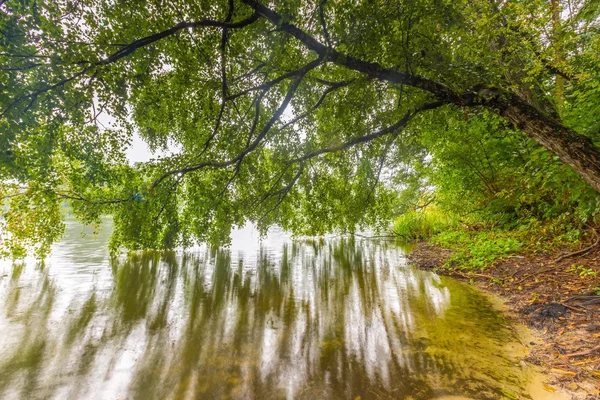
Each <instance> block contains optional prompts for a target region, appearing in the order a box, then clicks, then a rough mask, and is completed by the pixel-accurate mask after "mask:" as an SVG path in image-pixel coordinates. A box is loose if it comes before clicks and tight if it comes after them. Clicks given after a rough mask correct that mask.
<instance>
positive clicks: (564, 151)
mask: <svg viewBox="0 0 600 400" xmlns="http://www.w3.org/2000/svg"><path fill="white" fill-rule="evenodd" d="M488 107H489V108H491V109H492V111H494V112H495V113H496V114H498V115H500V116H502V117H504V118H505V119H506V120H508V121H510V122H512V123H513V124H514V125H515V126H516V127H517V128H519V129H520V130H522V131H523V132H524V133H525V134H527V136H529V137H530V138H531V139H533V140H535V141H536V142H538V143H539V144H541V145H542V146H544V147H545V148H546V149H548V150H549V151H551V152H552V153H554V154H556V155H557V156H558V157H559V158H560V159H561V160H562V161H563V162H564V163H565V164H567V165H569V166H570V167H571V168H573V170H575V172H577V173H578V174H579V175H580V176H581V177H583V179H585V180H586V181H587V182H588V183H589V184H590V185H592V187H594V189H596V191H598V192H600V149H599V148H598V147H597V146H596V145H594V143H593V142H592V140H591V139H590V138H589V137H587V136H584V135H581V134H579V133H577V132H575V131H574V130H572V129H569V128H567V127H565V126H564V125H562V124H561V123H560V122H558V121H555V120H553V119H552V118H550V117H546V116H545V115H543V114H542V113H541V112H540V111H538V110H537V109H536V108H534V107H533V106H531V105H530V104H529V103H527V102H526V101H524V100H522V99H521V98H519V97H518V96H517V95H515V94H509V95H504V96H499V97H497V98H496V99H494V100H491V101H490V105H489V106H488Z"/></svg>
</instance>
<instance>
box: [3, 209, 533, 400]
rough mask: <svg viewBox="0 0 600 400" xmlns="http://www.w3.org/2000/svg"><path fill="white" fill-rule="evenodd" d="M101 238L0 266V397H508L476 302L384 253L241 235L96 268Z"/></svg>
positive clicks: (498, 346) (387, 249)
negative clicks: (215, 245)
mask: <svg viewBox="0 0 600 400" xmlns="http://www.w3.org/2000/svg"><path fill="white" fill-rule="evenodd" d="M109 222H110V221H108V222H107V225H110V224H109ZM108 231H109V229H108V228H106V229H103V230H101V232H100V235H99V236H97V237H93V236H92V235H90V233H91V230H90V229H87V228H83V227H81V226H80V225H77V224H75V223H69V226H68V231H67V233H66V235H65V237H64V239H63V241H62V242H61V243H60V244H58V245H57V246H56V247H55V249H54V252H53V254H52V257H51V258H50V259H49V260H48V261H47V262H46V263H45V265H40V264H36V263H35V262H27V263H24V264H19V265H13V264H11V263H7V262H5V263H3V264H0V305H1V306H2V310H1V313H0V398H7V399H12V398H15V399H21V398H22V399H228V398H231V399H292V398H294V399H357V398H360V399H415V400H416V399H433V398H442V397H444V396H463V397H467V398H475V399H495V398H502V397H503V396H505V395H507V394H508V395H509V397H510V396H511V395H519V396H521V395H523V390H524V389H523V388H524V387H525V386H526V377H525V375H526V374H525V373H524V372H523V371H522V370H521V368H520V367H519V366H518V364H517V365H516V364H515V363H516V362H517V361H516V359H515V357H514V351H511V350H509V349H510V347H511V346H514V338H513V335H512V333H511V331H510V330H509V329H508V328H507V327H506V326H505V324H506V322H505V321H503V319H502V318H501V317H500V316H499V315H498V314H497V313H496V312H495V311H494V310H493V307H492V306H491V305H490V303H489V302H488V300H487V299H486V298H485V297H483V296H481V295H480V294H478V293H477V292H475V291H474V290H472V289H471V288H470V287H468V286H467V285H464V284H461V283H458V282H456V281H453V280H451V279H446V278H444V277H439V276H437V275H435V274H432V273H428V272H423V271H418V270H415V269H413V268H411V267H409V266H407V265H406V259H405V253H404V251H403V250H402V248H401V247H399V246H398V245H397V244H395V243H393V242H392V241H376V240H368V239H358V238H356V239H351V238H331V239H317V240H296V241H292V240H290V239H289V238H288V237H287V236H286V235H285V234H284V233H282V232H276V231H273V232H271V234H270V235H269V237H268V238H267V239H266V240H263V241H262V242H259V240H258V237H257V235H256V234H255V233H254V232H252V231H251V230H249V229H248V230H245V231H242V232H238V233H237V234H236V236H235V237H234V240H233V243H232V246H231V247H230V248H228V249H204V248H199V249H195V250H191V251H187V252H162V253H159V252H149V253H144V254H138V255H134V256H128V257H122V258H120V259H119V260H113V261H111V260H110V259H109V257H108V253H107V250H106V245H107V237H108ZM82 233H87V234H86V235H84V236H82Z"/></svg>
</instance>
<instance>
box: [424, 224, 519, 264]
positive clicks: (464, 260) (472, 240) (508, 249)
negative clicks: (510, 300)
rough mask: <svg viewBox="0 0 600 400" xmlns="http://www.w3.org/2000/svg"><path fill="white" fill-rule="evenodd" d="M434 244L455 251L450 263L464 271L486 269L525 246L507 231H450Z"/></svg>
mask: <svg viewBox="0 0 600 400" xmlns="http://www.w3.org/2000/svg"><path fill="white" fill-rule="evenodd" d="M433 242H434V243H435V244H437V245H439V246H442V247H449V248H452V249H454V250H455V251H454V252H453V253H452V255H451V256H450V258H449V260H448V263H449V264H450V265H455V266H458V267H459V268H462V269H474V268H475V269H484V268H486V267H488V266H490V265H492V264H493V263H494V262H495V261H496V260H498V259H500V258H503V257H506V256H508V255H512V254H516V253H518V252H519V251H520V250H521V249H522V248H523V245H524V243H523V241H522V240H520V238H518V237H516V236H515V235H512V234H511V233H510V232H506V231H488V232H475V233H469V232H467V231H464V230H463V231H448V232H443V233H441V234H439V235H438V236H436V237H434V239H433Z"/></svg>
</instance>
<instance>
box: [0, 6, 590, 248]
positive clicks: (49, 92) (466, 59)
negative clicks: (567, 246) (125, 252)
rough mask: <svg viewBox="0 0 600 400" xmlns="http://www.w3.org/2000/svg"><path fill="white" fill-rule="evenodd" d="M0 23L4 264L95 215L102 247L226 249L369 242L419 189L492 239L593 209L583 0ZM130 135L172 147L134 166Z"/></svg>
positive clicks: (49, 9)
mask: <svg viewBox="0 0 600 400" xmlns="http://www.w3.org/2000/svg"><path fill="white" fill-rule="evenodd" d="M0 8H1V9H2V12H1V13H0V32H1V35H0V60H1V64H2V68H0V197H2V199H3V201H4V202H5V203H6V204H5V205H6V212H5V215H4V218H3V219H2V221H1V223H2V226H1V227H0V229H1V230H2V232H1V234H2V237H3V238H4V241H3V242H2V244H0V246H1V247H2V251H3V252H4V253H5V254H12V255H13V256H21V255H23V251H24V250H25V249H26V248H27V247H31V245H33V244H36V245H37V250H38V255H39V256H43V255H44V254H45V253H46V252H47V251H48V249H49V245H50V244H51V243H52V242H53V241H55V240H57V238H59V237H60V235H61V232H62V223H61V215H60V208H61V207H62V206H65V205H66V204H68V206H69V207H71V208H72V210H73V213H74V215H75V216H76V217H77V218H79V219H80V220H82V221H84V222H97V221H98V220H99V218H100V217H101V215H103V214H112V215H113V216H114V221H115V231H114V235H113V239H112V242H111V247H112V249H113V250H114V251H117V250H118V249H120V248H123V247H125V248H128V249H141V248H173V247H177V246H188V245H191V244H193V243H195V242H211V243H222V242H226V241H227V240H228V236H229V232H230V229H231V228H232V227H234V226H241V225H244V224H245V223H246V222H248V221H251V222H254V223H256V224H257V225H258V226H259V228H260V229H262V230H263V231H264V230H266V229H267V228H268V227H269V226H271V225H275V224H276V225H280V226H281V227H283V228H284V229H287V230H291V231H293V232H294V233H297V234H321V233H324V232H327V231H338V232H346V231H354V230H356V229H358V228H360V227H365V226H373V225H375V226H378V227H380V228H383V227H385V226H386V225H387V221H389V220H390V219H391V218H392V217H393V216H397V215H400V214H401V213H403V212H406V211H409V210H411V209H413V208H415V207H416V206H417V205H419V204H421V203H422V202H423V201H424V199H425V198H428V196H430V195H432V194H434V195H435V199H436V204H437V206H438V207H439V210H440V212H445V211H447V210H452V211H455V212H456V213H457V214H460V213H464V214H469V213H470V214H481V215H480V216H481V218H482V219H484V220H489V221H496V222H497V223H499V224H510V223H511V221H513V220H514V219H515V218H521V219H522V218H535V219H540V220H541V219H544V218H559V217H560V216H562V215H565V214H566V213H571V214H572V216H571V217H568V218H566V221H567V223H571V224H574V225H576V227H579V228H580V227H581V226H582V225H583V224H584V223H586V222H587V221H589V220H590V219H592V218H593V216H594V215H596V214H597V212H598V209H599V204H600V203H599V201H598V196H597V192H596V191H595V190H594V189H593V188H591V187H590V186H589V185H588V183H592V185H595V187H596V189H598V188H599V187H600V169H599V170H598V171H596V172H593V171H592V172H590V171H591V169H590V168H587V166H589V165H588V164H585V165H583V166H582V165H580V164H578V161H581V160H582V158H581V154H583V153H585V154H588V155H589V156H590V157H589V159H592V160H593V159H597V160H596V161H598V163H597V165H598V166H600V151H599V150H598V148H597V146H596V145H595V143H598V141H599V140H600V131H599V129H598V121H597V118H595V116H596V115H597V112H596V111H597V107H598V99H599V98H600V83H599V82H600V76H599V74H598V71H599V70H600V69H599V68H598V63H599V56H598V54H600V51H599V50H600V35H598V30H597V26H596V25H597V20H598V15H599V12H598V10H596V9H595V8H593V7H590V6H589V5H588V4H587V3H586V2H585V1H580V0H574V1H572V2H570V8H569V10H566V9H565V12H564V13H562V14H561V15H562V17H561V18H562V20H561V21H555V20H553V13H552V9H551V8H550V7H548V2H547V1H546V0H534V1H510V2H504V3H502V4H496V3H495V2H490V1H487V0H475V1H472V0H469V1H467V0H460V1H454V2H449V1H421V0H418V1H417V0H401V1H393V2H388V1H377V2H358V3H357V2H354V1H347V0H339V1H337V0H336V1H329V2H327V1H321V0H315V1H299V0H281V1H275V2H271V3H269V4H268V6H266V3H265V4H261V3H260V2H256V1H254V0H231V1H228V2H225V1H223V2H216V3H215V2H212V1H189V0H175V1H171V2H168V3H163V2H145V1H128V2H112V1H105V0H100V1H86V0H84V1H79V2H70V1H62V0H45V1H43V2H33V1H17V0H9V1H6V2H0ZM567 11H568V12H567ZM517 106H518V107H517ZM515 107H516V108H515ZM511 110H512V111H511ZM509 111H511V112H509ZM519 121H521V122H531V121H533V122H532V123H531V124H524V123H521V122H519ZM514 124H517V125H518V126H520V127H521V128H522V129H523V131H521V130H519V129H517V128H515V127H514ZM536 124H537V125H536ZM531 126H538V127H540V126H541V127H543V128H544V129H546V131H545V132H547V133H548V134H549V135H550V136H551V140H547V141H543V140H540V138H539V136H536V132H537V131H535V129H533V130H532V129H531V128H530V127H531ZM135 134H139V135H140V136H141V137H142V139H143V140H144V141H145V142H146V143H148V145H149V146H150V147H151V148H153V149H156V150H165V149H168V148H169V146H171V147H172V148H176V149H177V151H176V152H175V154H171V155H167V156H162V157H157V158H156V159H153V160H151V161H148V162H145V163H140V164H136V165H129V163H128V162H127V160H126V157H125V149H126V148H127V146H128V145H129V144H130V143H131V142H132V139H133V137H134V135H135ZM567 139H568V140H572V143H571V142H569V144H570V145H569V146H563V145H564V144H565V142H564V141H565V140H567ZM539 143H542V144H543V145H544V146H546V147H547V148H548V149H550V151H548V150H546V149H544V148H542V147H540V144H539ZM561 146H562V147H561ZM558 150H561V151H558ZM555 154H557V155H559V156H560V157H561V159H560V160H562V161H564V162H566V163H567V164H568V165H570V166H571V167H573V168H575V171H573V170H571V169H570V168H569V167H567V166H566V165H564V164H562V162H561V161H559V160H558V158H557V156H556V155H555ZM585 160H587V158H585ZM585 160H584V161H585ZM592 164H593V163H592ZM593 165H596V164H593ZM593 165H592V166H593ZM584 179H585V181H584ZM586 182H587V183H586ZM459 211H460V213H459ZM509 247H510V246H509Z"/></svg>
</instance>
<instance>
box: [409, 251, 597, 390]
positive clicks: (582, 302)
mask: <svg viewBox="0 0 600 400" xmlns="http://www.w3.org/2000/svg"><path fill="white" fill-rule="evenodd" d="M451 254H452V251H451V250H448V249H443V248H439V247H436V246H432V245H430V244H428V243H426V242H424V241H421V242H418V243H417V244H416V247H415V248H414V249H413V250H412V251H411V252H410V253H409V254H408V255H407V258H408V261H409V263H410V264H412V265H414V266H415V267H416V268H419V269H422V270H429V271H433V272H436V273H438V274H440V275H446V276H450V277H452V278H455V279H457V280H460V281H463V282H467V283H469V284H471V285H473V286H474V287H476V288H478V289H480V290H481V291H483V292H485V293H486V294H488V295H491V296H492V297H493V298H494V299H498V302H499V303H500V304H501V305H500V306H499V311H500V312H501V313H502V314H503V315H504V316H505V317H506V318H507V320H509V321H510V322H511V323H513V324H515V326H518V327H523V328H525V329H526V330H528V331H529V333H530V335H529V334H528V335H527V336H531V337H533V338H535V339H533V340H526V341H524V343H523V345H525V347H526V348H527V353H528V354H527V356H526V357H524V358H523V360H522V361H523V362H527V363H529V364H532V365H534V366H537V367H538V368H539V369H540V371H541V372H542V373H543V374H544V375H545V377H546V378H547V382H546V384H545V388H546V390H547V391H548V395H550V392H552V390H564V391H566V392H568V393H570V394H571V395H572V398H574V399H586V400H587V399H590V400H591V399H600V296H596V293H595V292H593V293H589V292H590V287H592V288H593V287H597V286H600V261H599V260H600V254H599V252H596V253H590V254H586V255H585V256H581V257H572V258H569V259H563V260H561V261H560V262H556V261H555V260H556V257H554V256H551V255H539V254H523V255H518V256H511V257H507V258H505V259H502V260H498V261H497V262H496V263H495V264H494V265H492V266H490V267H488V268H486V269H485V270H484V271H483V272H480V271H477V272H469V271H466V270H460V269H458V268H455V267H446V266H445V264H446V261H447V259H448V257H449V256H450V255H451ZM572 265H586V266H587V267H589V268H590V270H591V271H592V272H589V273H588V274H584V275H585V276H580V275H579V274H578V273H577V272H576V270H575V271H574V270H573V269H572V267H571V266H572ZM590 266H591V267H590ZM593 272H596V274H594V273H593ZM594 285H595V286H594ZM527 328H528V329H527Z"/></svg>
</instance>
